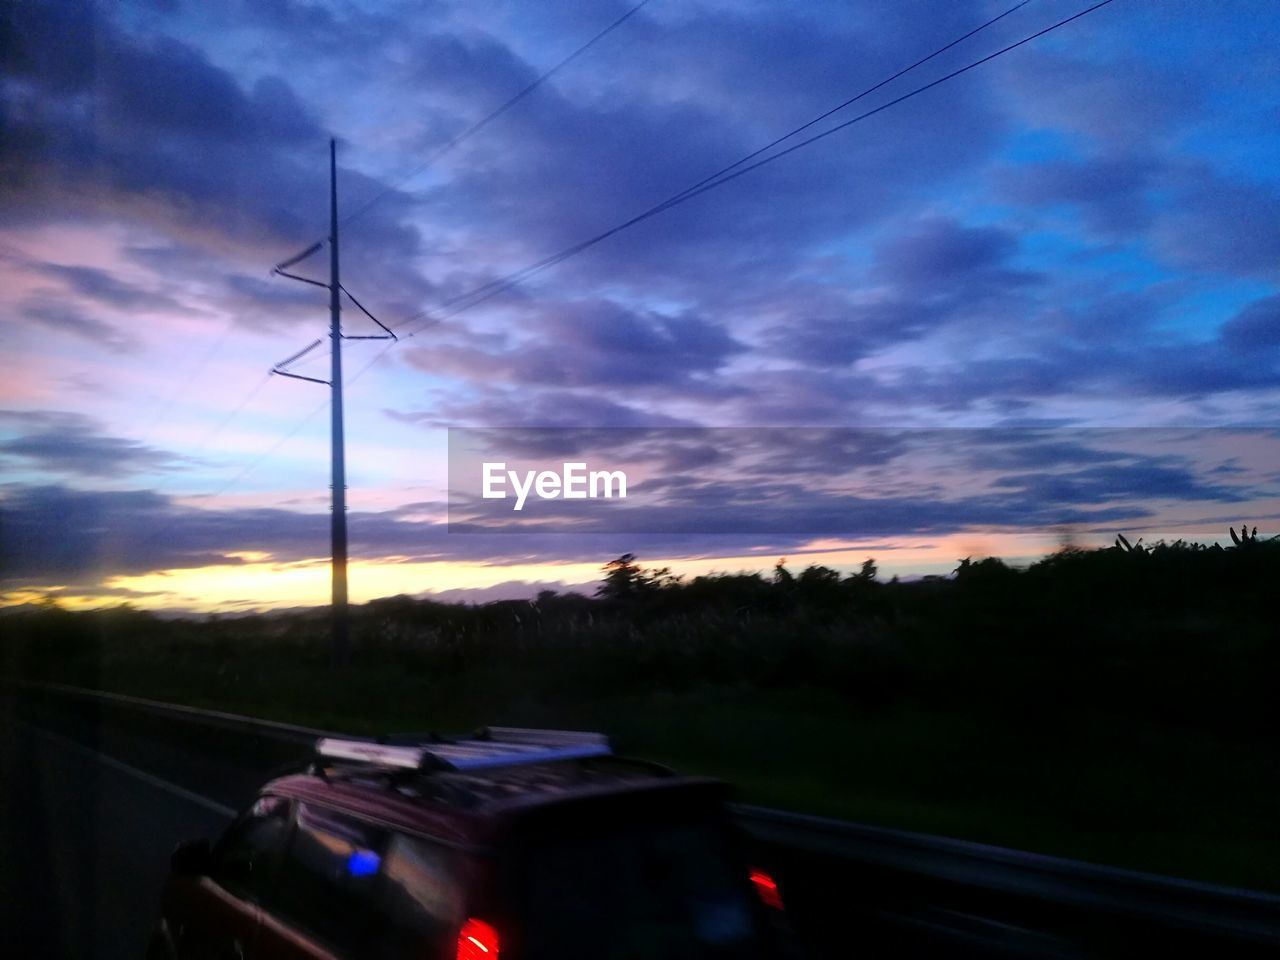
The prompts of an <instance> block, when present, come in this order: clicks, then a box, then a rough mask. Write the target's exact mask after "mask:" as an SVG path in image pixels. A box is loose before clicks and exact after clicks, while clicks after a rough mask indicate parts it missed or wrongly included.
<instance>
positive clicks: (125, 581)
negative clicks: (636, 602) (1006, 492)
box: [0, 532, 1057, 613]
mask: <svg viewBox="0 0 1280 960" xmlns="http://www.w3.org/2000/svg"><path fill="white" fill-rule="evenodd" d="M978 541H981V543H982V545H983V546H984V547H986V548H987V549H988V551H989V555H992V556H1000V557H1002V558H1003V559H1005V560H1008V561H1010V562H1015V561H1020V560H1025V559H1026V558H1035V557H1039V556H1043V555H1045V554H1047V553H1049V552H1051V551H1052V550H1053V549H1055V547H1056V546H1057V544H1056V543H1055V542H1054V540H1053V537H1052V534H1051V533H1044V532H1041V533H1026V534H1022V533H1020V534H984V535H982V536H981V537H979V536H975V535H973V534H959V535H955V536H948V537H942V538H919V539H917V540H909V541H903V542H902V543H901V544H900V545H897V546H892V547H891V546H890V545H889V544H886V543H884V542H883V541H881V542H877V543H873V544H861V545H860V544H858V543H851V542H847V541H842V540H836V539H822V540H815V541H813V542H812V543H811V544H809V545H808V546H807V547H805V548H801V549H797V550H793V551H789V552H786V554H785V556H786V559H787V565H788V566H789V567H790V568H791V569H792V570H793V571H799V570H800V569H803V568H804V567H806V566H808V565H810V564H821V565H825V566H830V567H834V568H836V569H840V570H843V571H846V572H852V571H855V570H857V569H858V567H859V566H860V565H861V564H862V562H863V561H864V560H867V559H869V558H871V559H874V560H875V561H876V565H877V568H878V570H879V575H880V577H881V579H888V578H889V577H892V576H894V575H899V576H906V575H924V574H946V573H949V572H950V571H951V570H953V569H954V568H955V566H956V565H957V563H958V562H959V560H960V559H961V558H963V557H965V556H969V555H973V554H974V551H973V546H974V544H975V543H976V542H978ZM228 559H234V560H239V561H240V562H237V563H223V564H212V565H208V566H203V567H190V568H177V569H170V570H159V571H153V572H150V573H145V574H134V575H120V576H111V577H107V578H105V579H104V580H103V581H102V584H101V586H102V587H104V588H106V589H107V590H109V591H112V592H113V593H112V594H111V595H107V596H104V595H101V594H98V595H94V593H93V592H92V591H84V592H80V593H78V592H77V591H76V590H75V588H73V587H69V586H66V585H59V584H56V583H54V584H49V585H45V586H39V587H31V588H25V589H22V590H18V591H12V592H9V593H7V594H2V595H0V603H8V604H14V603H36V602H39V601H41V600H42V599H45V598H47V597H55V598H56V599H57V601H58V602H59V603H60V604H62V605H63V606H65V607H67V608H68V609H91V608H95V607H104V606H112V605H115V604H117V603H122V602H126V601H127V602H130V603H133V604H135V605H136V606H139V607H142V608H145V609H151V610H192V611H196V612H202V613H214V612H233V611H244V610H270V609H280V608H286V607H300V606H322V605H324V604H327V603H328V601H329V586H330V579H329V561H328V558H327V557H317V558H312V559H307V560H297V561H288V562H278V561H273V560H271V558H270V557H269V556H268V555H267V554H263V553H256V552H255V553H248V552H245V553H238V554H235V555H233V556H229V557H228ZM609 559H612V558H610V557H602V558H601V559H600V560H598V561H591V562H576V563H575V562H545V563H517V564H494V563H483V562H457V561H447V560H437V561H414V560H407V559H403V558H397V557H383V558H379V559H376V560H354V561H352V562H351V565H350V568H349V572H350V591H351V601H352V602H353V603H366V602H368V601H370V600H374V599H377V598H379V597H389V596H395V595H397V594H408V595H425V596H430V595H431V594H434V593H438V592H443V591H449V590H459V589H480V590H483V589H485V588H489V587H494V586H497V585H499V584H505V583H511V582H522V583H530V584H533V583H547V582H560V583H564V584H566V585H569V587H570V588H573V587H574V586H575V585H578V588H579V589H584V588H585V589H586V590H587V592H589V590H590V586H591V585H592V584H594V583H595V582H596V581H598V580H599V579H600V576H601V573H602V570H601V568H602V567H603V565H604V563H605V562H606V561H607V560H609ZM780 559H783V554H782V553H779V552H777V551H773V552H770V553H764V552H755V553H751V552H744V553H742V554H738V555H734V556H718V557H695V558H679V557H677V558H660V557H657V558H648V557H643V556H642V557H640V558H639V562H640V563H641V564H642V565H643V566H645V567H670V568H671V570H672V572H673V573H675V574H679V575H683V576H685V577H696V576H702V575H708V574H713V573H738V572H747V573H752V572H758V573H761V574H763V575H765V576H767V575H769V572H770V571H771V569H772V568H773V565H774V564H775V563H777V562H778V561H779V560H780ZM530 593H531V594H532V589H531V590H530Z"/></svg>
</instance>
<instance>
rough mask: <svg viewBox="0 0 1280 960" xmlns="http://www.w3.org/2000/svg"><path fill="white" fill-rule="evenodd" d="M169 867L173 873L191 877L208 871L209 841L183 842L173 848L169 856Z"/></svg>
mask: <svg viewBox="0 0 1280 960" xmlns="http://www.w3.org/2000/svg"><path fill="white" fill-rule="evenodd" d="M169 866H170V867H171V868H172V869H173V872H174V873H176V874H180V875H183V876H188V877H193V876H199V875H200V874H203V873H207V872H208V871H209V841H208V840H206V839H203V838H201V839H200V840H184V841H183V842H182V843H180V844H178V845H177V846H176V847H174V848H173V853H172V854H171V855H170V856H169Z"/></svg>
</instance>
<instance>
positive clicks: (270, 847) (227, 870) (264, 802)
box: [209, 796, 289, 901]
mask: <svg viewBox="0 0 1280 960" xmlns="http://www.w3.org/2000/svg"><path fill="white" fill-rule="evenodd" d="M288 832H289V801H288V800H286V799H284V798H283V797H274V796H266V797H260V798H259V799H258V801H257V802H256V803H254V805H253V806H252V807H250V808H249V810H248V811H247V812H246V813H245V814H244V815H243V816H241V817H240V819H239V820H237V821H236V823H235V824H234V825H233V826H232V827H231V829H230V830H228V831H227V833H226V834H225V835H224V836H223V838H222V839H221V840H220V841H219V842H218V845H217V847H215V848H214V851H213V855H212V857H211V858H210V859H211V863H210V869H209V875H210V877H212V878H213V880H214V881H216V882H217V883H218V884H219V885H220V886H222V887H224V888H226V889H227V890H229V891H230V892H231V893H234V894H236V895H237V896H241V897H245V898H247V899H250V900H255V901H256V900H260V899H261V898H262V896H263V894H264V893H265V892H266V891H267V890H268V889H269V888H270V886H271V882H272V877H273V874H274V872H275V867H276V865H277V862H278V860H279V856H280V851H281V850H282V848H283V847H284V842H285V838H286V837H287V835H288Z"/></svg>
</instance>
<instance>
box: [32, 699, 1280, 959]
mask: <svg viewBox="0 0 1280 960" xmlns="http://www.w3.org/2000/svg"><path fill="white" fill-rule="evenodd" d="M13 686H16V687H19V688H20V689H26V690H30V691H33V692H40V693H46V694H54V695H57V696H64V697H70V698H75V699H81V700H87V701H92V702H95V703H97V704H101V705H109V706H113V707H119V708H123V709H126V710H135V711H139V712H142V713H145V714H148V715H151V716H158V717H165V718H168V719H173V720H181V721H185V722H189V723H193V724H198V725H200V726H203V727H213V728H217V729H223V730H228V731H233V732H237V733H241V734H247V735H253V736H265V737H268V738H271V739H276V740H280V741H283V742H288V743H296V744H298V745H308V746H309V745H311V744H313V743H315V741H316V740H317V739H319V738H321V737H326V736H334V735H335V734H334V732H333V731H326V730H319V729H315V728H312V727H304V726H300V725H297V724H290V723H281V722H278V721H274V720H264V719H259V718H256V717H246V716H242V715H238V714H233V713H227V712H224V711H219V710H205V709H201V708H197V707H188V706H182V705H179V704H172V703H163V702H160V701H156V700H147V699H144V698H141V697H132V696H126V695H124V694H118V693H108V692H104V691H97V690H87V689H84V688H81V687H74V686H69V685H66V684H58V683H30V682H28V683H19V684H13ZM339 735H340V734H339ZM734 811H735V814H736V816H737V818H738V819H739V821H740V823H741V825H742V826H743V828H744V829H745V830H746V832H747V833H748V835H749V836H750V837H752V838H753V839H754V840H755V841H756V842H758V843H761V844H764V845H766V846H769V845H772V846H774V847H776V848H782V849H785V850H787V851H793V852H795V853H796V854H797V855H799V856H800V857H801V859H802V860H804V858H808V860H807V861H805V862H808V863H817V862H822V863H825V864H829V865H838V864H841V863H844V864H849V865H856V867H857V869H858V870H859V871H861V872H862V873H864V874H866V873H867V871H870V874H869V875H871V876H879V874H877V873H876V871H887V872H889V873H891V874H892V875H894V876H898V877H902V876H907V877H917V878H920V879H921V880H924V881H928V883H929V884H931V885H932V888H933V889H935V890H936V889H950V890H963V891H966V892H974V891H976V892H977V894H978V895H980V896H981V897H983V898H985V901H984V902H996V903H1000V904H1003V905H1004V906H1005V907H1006V908H1007V909H1018V907H1017V905H1018V904H1022V905H1025V904H1027V903H1038V904H1048V905H1052V907H1054V908H1055V909H1059V908H1061V909H1063V910H1065V911H1066V913H1067V914H1068V915H1085V916H1088V917H1090V918H1094V917H1104V918H1112V919H1115V918H1119V920H1120V921H1121V923H1122V924H1123V923H1129V924H1130V925H1134V924H1136V925H1138V926H1141V927H1144V928H1147V929H1150V928H1152V927H1155V928H1160V929H1165V930H1168V931H1172V935H1173V936H1176V935H1177V932H1178V931H1187V932H1189V933H1193V934H1196V935H1199V936H1201V937H1207V938H1208V939H1209V940H1210V941H1213V942H1214V943H1216V942H1217V941H1218V940H1219V939H1221V940H1223V941H1224V942H1225V943H1227V945H1228V946H1227V948H1225V949H1224V950H1223V952H1221V953H1220V954H1219V953H1216V952H1215V953H1214V955H1215V956H1216V955H1221V956H1227V955H1234V951H1233V950H1232V949H1230V945H1239V944H1246V945H1254V946H1258V947H1261V948H1262V949H1264V950H1267V951H1269V950H1270V949H1272V948H1273V947H1274V948H1275V949H1276V950H1277V954H1276V955H1277V956H1280V896H1274V895H1271V894H1265V893H1258V892H1254V891H1249V890H1241V889H1235V888H1230V887H1224V886H1217V885H1213V884H1207V883H1200V882H1196V881H1189V880H1181V879H1176V878H1172V877H1164V876H1157V875H1154V874H1148V873H1141V872H1138V871H1133V870H1125V869H1120V868H1116V867H1106V866H1099V865H1096V864H1090V863H1084V862H1081V861H1075V860H1068V859H1064V858H1060V857H1050V856H1044V855H1041V854H1034V853H1027V852H1023V851H1018V850H1011V849H1007V848H1003V847H996V846H990V845H986V844H981V843H973V842H970V841H965V840H955V839H950V838H946V837H937V836H930V835H927V834H919V833H911V832H909V831H905V830H895V829H890V828H885V827H875V826H869V825H865V824H858V823H850V822H846V821H841V820H834V819H828V818H824V817H816V816H809V815H805V814H798V813H790V812H786V811H780V810H773V809H768V808H765V807H757V806H749V805H736V806H735V808H734ZM885 875H888V874H885ZM1010 904H1012V905H1013V906H1009V905H1010ZM1014 954H1015V955H1021V956H1029V955H1042V952H1041V951H1040V950H1036V951H1035V952H1027V951H1025V950H1024V951H1016V950H1015V951H1014ZM1043 955H1055V954H1053V953H1052V952H1048V951H1046V952H1044V953H1043ZM1056 955H1062V956H1092V955H1094V954H1093V953H1092V952H1088V951H1086V952H1084V953H1074V952H1068V953H1064V954H1056ZM1105 955H1110V954H1109V953H1106V954H1105ZM1201 955H1208V954H1201Z"/></svg>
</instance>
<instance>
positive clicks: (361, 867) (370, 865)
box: [347, 850, 382, 877]
mask: <svg viewBox="0 0 1280 960" xmlns="http://www.w3.org/2000/svg"><path fill="white" fill-rule="evenodd" d="M381 862H382V858H381V857H379V856H378V855H377V854H376V853H374V852H373V851H372V850H353V851H352V852H351V856H349V857H347V873H349V874H351V876H353V877H371V876H373V875H374V874H375V873H377V872H378V865H379V864H380V863H381Z"/></svg>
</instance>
